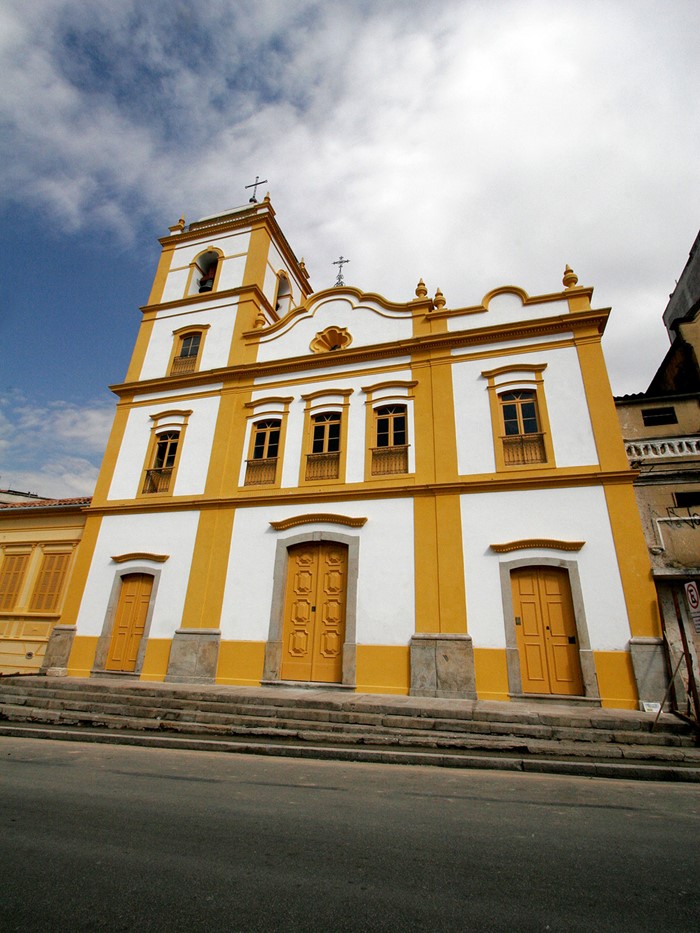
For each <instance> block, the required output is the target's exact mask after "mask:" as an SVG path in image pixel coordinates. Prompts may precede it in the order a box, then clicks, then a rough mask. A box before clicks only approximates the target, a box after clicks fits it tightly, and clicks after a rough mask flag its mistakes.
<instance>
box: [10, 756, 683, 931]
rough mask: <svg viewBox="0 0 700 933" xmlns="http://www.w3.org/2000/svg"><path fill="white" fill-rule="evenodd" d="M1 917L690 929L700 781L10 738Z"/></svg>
mask: <svg viewBox="0 0 700 933" xmlns="http://www.w3.org/2000/svg"><path fill="white" fill-rule="evenodd" d="M0 782H1V787H2V790H1V792H0V821H1V822H0V826H1V827H2V832H1V834H0V929H2V930H3V931H5V930H17V931H22V933H27V931H31V933H35V931H36V933H54V931H64V930H65V931H76V930H89V931H97V930H110V931H112V930H117V931H121V930H124V931H127V930H128V931H138V933H148V931H168V933H179V931H188V933H190V931H200V930H202V931H203V930H206V931H208V933H216V931H220V930H221V931H224V930H225V931H243V933H256V931H278V930H279V931H301V930H303V931H332V933H335V931H338V933H341V931H359V930H367V931H375V930H377V931H413V930H421V931H440V930H460V931H489V933H490V931H498V933H516V931H561V933H576V931H584V930H585V931H586V933H592V931H593V933H607V931H615V933H628V931H629V933H646V931H649V933H652V931H653V933H673V931H676V930H678V931H681V930H682V931H684V933H690V931H692V930H695V929H697V922H698V916H700V877H699V876H700V873H699V871H698V869H699V868H700V857H699V854H698V850H699V844H700V794H699V793H698V789H697V786H692V785H674V784H657V783H646V782H639V783H632V782H622V781H604V780H600V779H585V778H571V777H564V778H559V777H554V776H551V775H508V774H504V773H502V772H500V773H488V772H474V771H452V770H445V769H439V768H418V767H399V766H389V765H367V764H343V763H334V762H312V761H298V760H292V759H288V758H286V759H274V758H269V759H267V758H261V757H253V756H240V755H226V754H220V755H217V754H210V753H202V752H191V751H187V752H176V751H170V750H160V749H139V748H129V747H128V746H100V745H88V744H73V743H68V742H65V743H63V742H51V741H41V740H33V739H10V738H2V739H0Z"/></svg>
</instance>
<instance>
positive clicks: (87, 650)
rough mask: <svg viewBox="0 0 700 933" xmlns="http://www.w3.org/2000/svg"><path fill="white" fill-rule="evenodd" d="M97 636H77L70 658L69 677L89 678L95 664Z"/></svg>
mask: <svg viewBox="0 0 700 933" xmlns="http://www.w3.org/2000/svg"><path fill="white" fill-rule="evenodd" d="M97 640H98V639H97V635H76V636H75V638H74V639H73V647H72V648H71V653H70V657H69V658H68V676H69V677H89V676H90V673H91V671H92V666H93V664H94V663H95V652H96V651H97Z"/></svg>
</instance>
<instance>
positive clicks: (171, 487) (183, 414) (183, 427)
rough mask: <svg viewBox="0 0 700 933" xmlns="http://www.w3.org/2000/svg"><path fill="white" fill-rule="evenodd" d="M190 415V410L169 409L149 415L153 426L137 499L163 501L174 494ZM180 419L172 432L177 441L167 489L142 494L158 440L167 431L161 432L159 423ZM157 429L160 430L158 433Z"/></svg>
mask: <svg viewBox="0 0 700 933" xmlns="http://www.w3.org/2000/svg"><path fill="white" fill-rule="evenodd" d="M191 414H192V409H188V410H187V411H178V410H174V409H171V410H170V411H162V412H159V413H158V414H155V415H151V420H152V421H153V425H152V427H151V436H150V439H149V441H148V448H147V450H146V457H145V459H144V462H143V467H142V468H141V479H140V480H139V486H138V488H137V490H136V498H137V499H139V500H140V499H163V498H166V497H167V498H171V497H172V496H173V495H174V492H175V484H176V482H177V471H178V467H179V466H180V460H181V458H182V448H183V446H184V444H185V436H186V434H187V422H188V419H189V417H190V415H191ZM172 417H177V418H182V419H183V421H182V423H178V424H176V425H174V426H173V428H172V430H173V431H174V430H177V431H178V434H179V437H178V441H177V450H176V451H175V462H174V463H173V466H172V472H171V473H170V482H169V483H168V488H167V489H165V490H163V492H144V485H145V483H146V474H147V472H148V471H149V470H152V469H154V466H153V462H154V460H155V456H156V447H157V445H158V438H159V437H160V435H161V434H163V433H167V430H169V429H166V430H162V428H163V426H162V425H161V422H162V421H163V420H164V419H167V418H172ZM159 427H160V428H161V430H160V431H159Z"/></svg>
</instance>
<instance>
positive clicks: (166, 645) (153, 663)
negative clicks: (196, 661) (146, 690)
mask: <svg viewBox="0 0 700 933" xmlns="http://www.w3.org/2000/svg"><path fill="white" fill-rule="evenodd" d="M171 645H172V641H171V639H170V638H149V639H148V642H147V643H146V654H145V655H144V658H143V667H142V668H141V676H140V678H139V679H140V680H152V681H156V682H159V681H160V682H162V681H164V680H165V675H166V674H167V673H168V662H169V660H170V647H171Z"/></svg>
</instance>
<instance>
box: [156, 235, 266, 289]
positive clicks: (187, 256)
mask: <svg viewBox="0 0 700 933" xmlns="http://www.w3.org/2000/svg"><path fill="white" fill-rule="evenodd" d="M249 246H250V229H249V228H248V229H244V230H239V231H236V232H234V233H229V234H225V235H223V236H222V235H219V236H207V235H206V234H203V235H202V238H201V239H199V240H196V241H194V242H187V243H183V244H182V246H177V247H176V248H175V252H174V254H173V258H172V262H171V263H170V271H169V272H168V277H167V278H166V280H165V286H164V288H163V297H162V298H161V302H166V301H180V299H181V298H184V297H185V291H186V288H187V281H188V278H189V267H190V263H192V262H193V261H194V259H195V258H196V257H197V256H199V254H200V253H205V252H206V251H207V250H209V249H218V250H220V251H221V252H222V253H223V255H224V258H223V260H222V263H221V271H220V272H219V284H218V289H219V291H223V290H224V289H225V288H237V287H238V286H239V285H241V283H242V282H243V270H244V269H245V260H246V255H245V254H247V252H248V247H249Z"/></svg>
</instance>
